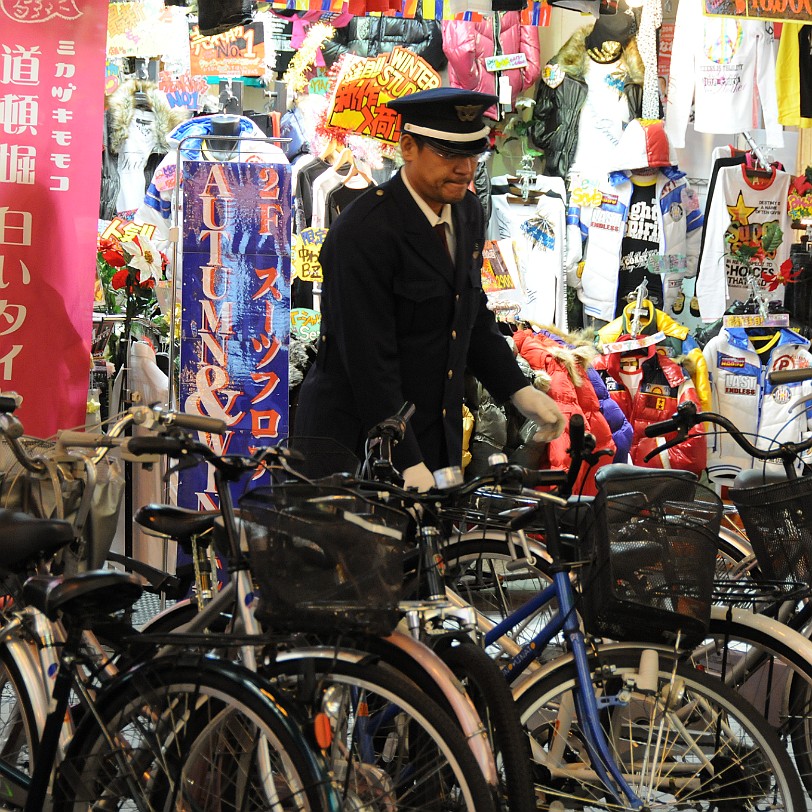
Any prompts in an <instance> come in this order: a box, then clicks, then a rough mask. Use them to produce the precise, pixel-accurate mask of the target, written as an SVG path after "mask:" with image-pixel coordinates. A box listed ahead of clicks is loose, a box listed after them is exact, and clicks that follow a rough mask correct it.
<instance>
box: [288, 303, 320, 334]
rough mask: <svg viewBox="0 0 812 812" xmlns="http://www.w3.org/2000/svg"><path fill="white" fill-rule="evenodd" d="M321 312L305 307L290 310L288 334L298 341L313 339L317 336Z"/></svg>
mask: <svg viewBox="0 0 812 812" xmlns="http://www.w3.org/2000/svg"><path fill="white" fill-rule="evenodd" d="M320 326H321V313H319V311H318V310H309V309H308V308H306V307H297V308H296V309H295V310H291V311H290V334H291V335H292V336H293V337H294V338H298V339H299V341H315V340H316V339H317V338H318V337H319V328H320Z"/></svg>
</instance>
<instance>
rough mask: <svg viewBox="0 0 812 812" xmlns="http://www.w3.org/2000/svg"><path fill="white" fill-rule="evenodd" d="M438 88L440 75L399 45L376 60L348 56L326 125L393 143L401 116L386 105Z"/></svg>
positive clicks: (397, 136)
mask: <svg viewBox="0 0 812 812" xmlns="http://www.w3.org/2000/svg"><path fill="white" fill-rule="evenodd" d="M439 86H440V74H439V73H437V71H436V70H434V68H432V67H431V65H429V63H428V62H426V60H425V59H422V58H421V57H419V56H418V55H417V54H415V53H413V52H412V51H409V50H407V49H406V48H401V47H400V46H399V45H398V46H396V47H395V48H394V49H393V50H392V51H391V52H390V53H386V54H381V55H380V56H377V57H375V58H369V59H364V58H363V57H359V56H354V55H351V54H349V55H347V56H345V57H344V62H343V64H342V68H341V74H340V75H339V78H338V81H337V82H336V87H335V93H334V94H333V96H332V98H331V99H330V105H329V107H328V110H327V123H328V126H330V127H335V128H336V129H340V130H346V131H348V132H355V133H360V134H361V135H366V136H370V137H372V138H378V139H380V140H381V141H385V142H387V143H389V144H396V143H397V142H398V140H399V139H400V116H399V115H398V114H397V113H396V112H395V111H394V110H390V109H389V108H388V107H387V106H386V103H387V102H388V101H391V100H392V99H399V98H401V97H402V96H408V95H409V94H410V93H416V92H417V91H418V90H431V89H432V88H435V87H439Z"/></svg>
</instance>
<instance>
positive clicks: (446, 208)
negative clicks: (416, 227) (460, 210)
mask: <svg viewBox="0 0 812 812" xmlns="http://www.w3.org/2000/svg"><path fill="white" fill-rule="evenodd" d="M400 179H401V180H402V181H403V185H404V186H405V187H406V190H407V191H408V192H409V194H410V195H411V196H412V198H413V199H414V202H415V203H417V205H418V207H419V209H420V211H422V212H423V214H425V215H426V219H427V220H428V221H429V225H430V226H431V227H432V228H434V226H436V225H439V224H440V223H445V224H446V225H447V226H448V228H449V230H450V231H451V233H452V234H453V233H454V220H453V219H452V217H451V204H450V203H445V204H444V205H443V208H442V209H441V210H440V214H439V216H438V215H436V214H435V213H434V211H433V209H432V208H431V206H429V204H428V203H426V201H425V200H423V198H422V197H420V195H419V194H417V192H416V191H415V190H414V187H413V186H412V184H411V183H409V179H408V178H407V177H406V173H405V172H404V171H403V170H402V169H401V170H400Z"/></svg>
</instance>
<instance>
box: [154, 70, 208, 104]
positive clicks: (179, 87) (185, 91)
mask: <svg viewBox="0 0 812 812" xmlns="http://www.w3.org/2000/svg"><path fill="white" fill-rule="evenodd" d="M158 87H159V88H160V89H161V90H163V92H164V93H166V100H167V101H168V102H169V106H170V107H186V108H187V109H189V110H199V109H200V107H201V97H203V96H205V95H206V93H208V90H209V84H208V82H207V81H206V78H205V77H204V76H192V75H191V74H190V73H184V74H183V75H181V76H172V74H170V73H169V71H161V75H160V78H159V79H158Z"/></svg>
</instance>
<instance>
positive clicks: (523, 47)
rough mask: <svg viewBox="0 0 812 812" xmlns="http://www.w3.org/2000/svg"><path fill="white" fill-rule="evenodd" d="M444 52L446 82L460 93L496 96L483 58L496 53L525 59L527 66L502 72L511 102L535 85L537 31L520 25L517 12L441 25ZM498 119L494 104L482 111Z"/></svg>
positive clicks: (493, 78)
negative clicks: (461, 90)
mask: <svg viewBox="0 0 812 812" xmlns="http://www.w3.org/2000/svg"><path fill="white" fill-rule="evenodd" d="M443 51H444V52H445V55H446V56H447V57H448V83H449V84H450V85H451V87H459V88H462V89H463V90H478V91H480V92H481V93H492V94H494V95H499V89H498V88H497V85H496V76H497V73H496V72H494V71H489V70H486V69H485V58H486V57H488V56H494V55H497V54H519V53H522V54H524V55H525V56H526V57H527V66H526V67H524V68H512V69H511V70H506V71H502V73H501V75H503V76H506V77H507V79H508V81H509V82H510V101H511V105H513V106H515V104H516V97H517V96H518V95H519V93H521V92H522V91H523V90H526V89H527V88H528V87H530V86H531V85H532V84H534V83H535V82H536V81H537V80H538V78H539V75H540V71H539V35H538V28H537V27H536V26H532V25H522V24H521V16H520V14H519V12H518V11H506V12H505V13H504V14H501V15H500V14H494V15H493V16H492V17H491V18H489V19H486V20H483V21H482V22H476V23H474V22H465V21H462V20H447V21H445V22H444V23H443ZM485 115H486V116H488V117H489V118H493V119H498V118H499V117H500V116H499V113H498V110H497V107H496V105H494V106H493V107H491V108H489V109H488V110H486V111H485Z"/></svg>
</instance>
